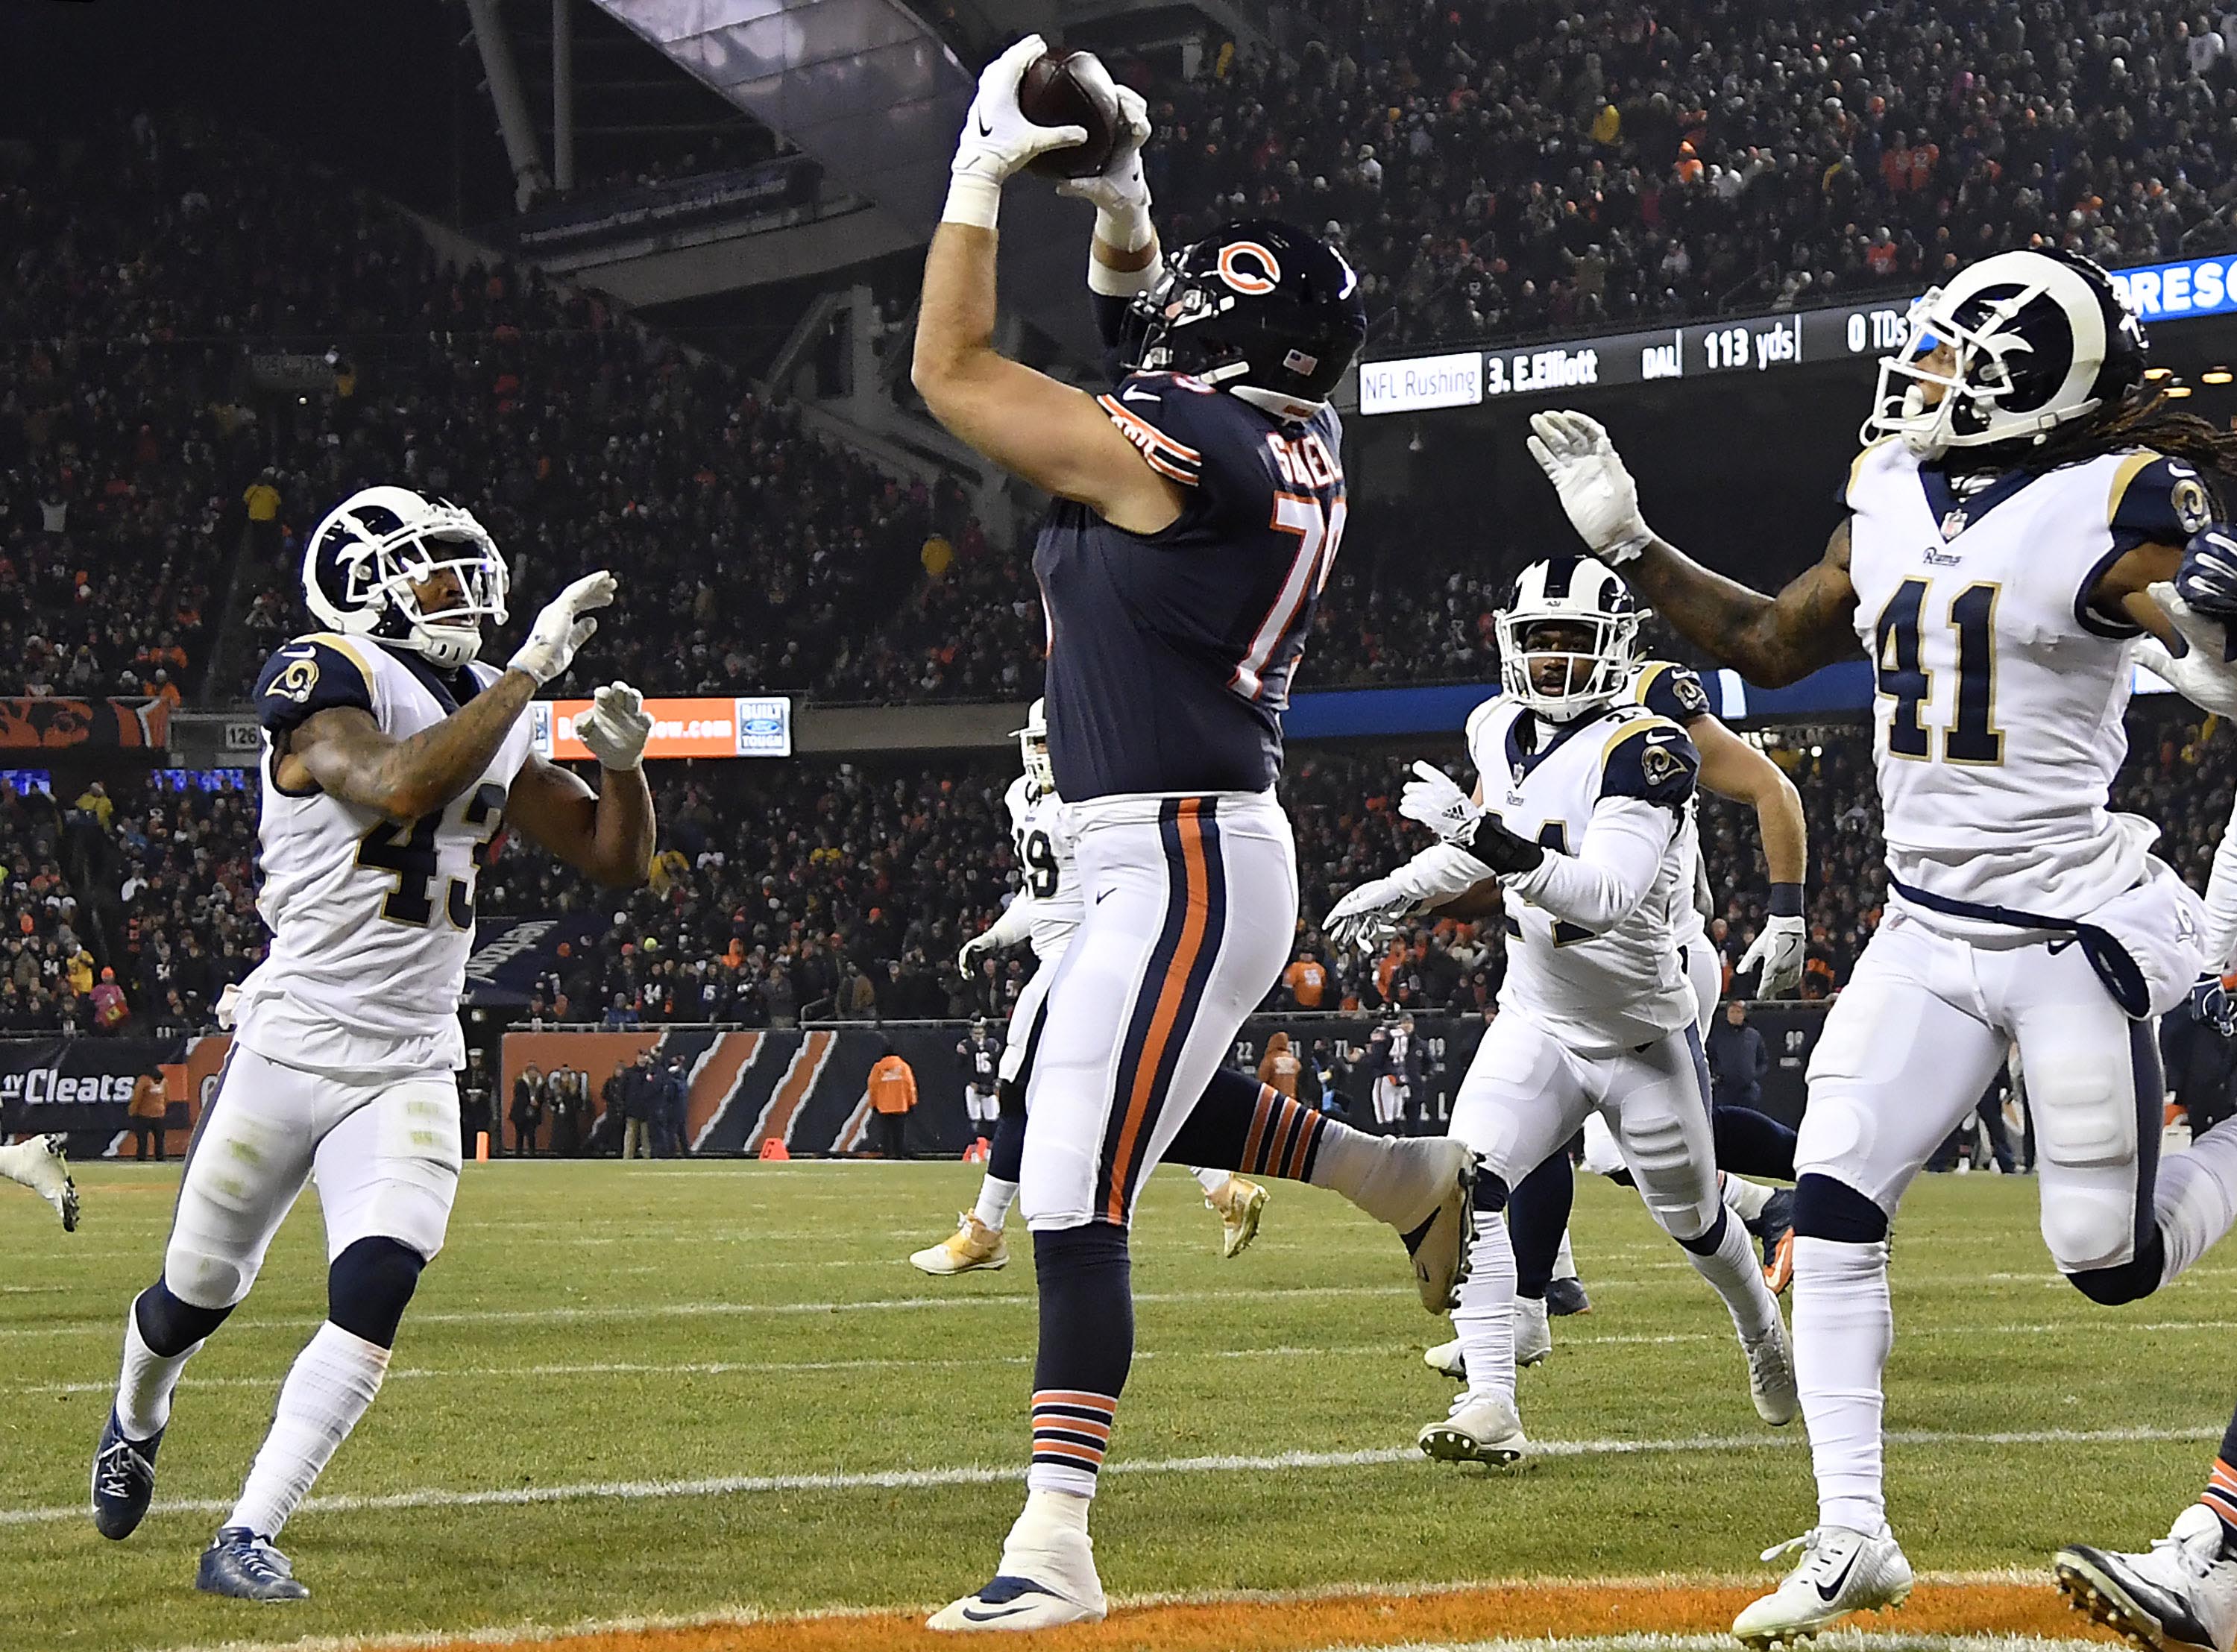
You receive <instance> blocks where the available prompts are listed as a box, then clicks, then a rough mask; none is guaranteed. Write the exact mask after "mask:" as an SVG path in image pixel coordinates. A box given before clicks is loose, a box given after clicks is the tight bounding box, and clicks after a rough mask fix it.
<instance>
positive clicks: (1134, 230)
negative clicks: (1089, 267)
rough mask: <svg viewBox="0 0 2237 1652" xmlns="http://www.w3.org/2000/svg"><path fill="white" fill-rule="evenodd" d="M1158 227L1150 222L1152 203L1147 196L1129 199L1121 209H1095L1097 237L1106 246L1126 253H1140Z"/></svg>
mask: <svg viewBox="0 0 2237 1652" xmlns="http://www.w3.org/2000/svg"><path fill="white" fill-rule="evenodd" d="M1157 233H1158V232H1157V227H1156V226H1154V225H1153V224H1151V222H1150V203H1149V201H1148V199H1147V198H1146V197H1145V198H1144V199H1143V200H1141V201H1128V202H1127V203H1126V205H1125V207H1123V208H1122V209H1120V210H1119V211H1117V212H1113V211H1112V209H1111V208H1110V207H1097V208H1096V209H1095V239H1096V240H1099V241H1101V242H1103V243H1104V244H1105V245H1106V246H1110V247H1117V248H1119V251H1121V252H1125V253H1138V252H1140V251H1141V250H1142V249H1143V248H1144V247H1147V246H1148V245H1149V244H1150V238H1151V236H1152V235H1154V234H1157Z"/></svg>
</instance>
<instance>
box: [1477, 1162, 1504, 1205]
mask: <svg viewBox="0 0 2237 1652" xmlns="http://www.w3.org/2000/svg"><path fill="white" fill-rule="evenodd" d="M1511 1192H1512V1189H1510V1188H1508V1185H1507V1183H1506V1182H1504V1181H1501V1180H1500V1179H1499V1178H1498V1177H1497V1176H1495V1175H1492V1173H1491V1172H1490V1171H1488V1170H1485V1169H1482V1168H1478V1170H1477V1171H1476V1173H1475V1208H1476V1214H1478V1215H1482V1216H1496V1215H1497V1214H1499V1213H1500V1212H1501V1211H1502V1210H1504V1209H1506V1208H1507V1201H1508V1195H1509V1194H1510V1193H1511Z"/></svg>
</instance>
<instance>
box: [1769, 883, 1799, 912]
mask: <svg viewBox="0 0 2237 1652" xmlns="http://www.w3.org/2000/svg"><path fill="white" fill-rule="evenodd" d="M1771 915H1772V917H1773V918H1799V917H1801V916H1802V885H1800V884H1773V885H1772V886H1771Z"/></svg>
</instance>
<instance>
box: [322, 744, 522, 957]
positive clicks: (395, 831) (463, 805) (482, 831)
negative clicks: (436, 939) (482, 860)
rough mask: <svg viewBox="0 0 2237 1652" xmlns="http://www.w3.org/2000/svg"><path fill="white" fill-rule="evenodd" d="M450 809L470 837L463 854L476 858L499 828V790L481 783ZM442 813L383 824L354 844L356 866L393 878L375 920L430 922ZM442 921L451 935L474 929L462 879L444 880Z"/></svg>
mask: <svg viewBox="0 0 2237 1652" xmlns="http://www.w3.org/2000/svg"><path fill="white" fill-rule="evenodd" d="M453 806H454V807H456V808H457V809H458V811H459V825H460V826H465V827H466V828H467V829H469V830H470V831H471V832H472V833H473V847H472V850H470V851H469V854H470V855H471V854H472V853H478V852H479V851H480V849H481V846H483V845H484V844H485V843H487V842H488V841H489V840H490V839H492V838H493V837H495V836H497V833H498V827H499V826H503V825H504V824H505V788H504V787H501V786H499V785H498V784H496V783H495V782H494V781H488V780H485V781H484V782H483V783H482V784H481V785H479V786H478V787H475V788H474V789H473V790H472V792H471V793H468V794H467V796H466V797H465V799H464V800H462V801H461V802H459V803H458V804H456V805H453ZM446 813H449V809H447V808H444V809H437V810H436V811H435V812H434V813H432V814H423V815H421V816H420V817H419V819H416V820H414V821H412V824H411V825H409V826H405V825H401V824H399V823H398V822H396V821H393V820H383V821H381V822H380V823H379V825H378V826H374V827H373V830H372V831H370V832H368V833H366V834H365V836H364V837H363V838H361V839H359V841H358V846H357V864H358V865H360V866H370V867H372V868H373V869H374V870H375V871H378V872H393V873H394V874H395V875H396V887H395V888H393V889H392V890H390V891H389V892H388V894H387V897H386V898H385V899H384V900H382V902H381V903H380V915H381V916H382V917H383V918H386V919H387V920H388V921H389V922H390V923H392V924H411V925H415V926H418V927H421V928H424V927H425V926H426V925H429V924H431V923H432V922H434V919H435V833H437V831H439V829H440V828H441V826H442V824H443V817H444V815H445V814H446ZM443 915H444V917H445V918H448V919H449V920H450V924H451V927H452V928H453V929H472V927H473V926H474V893H473V887H472V882H471V881H470V880H469V879H465V878H453V879H451V880H450V887H449V888H448V889H447V890H445V892H444V897H443Z"/></svg>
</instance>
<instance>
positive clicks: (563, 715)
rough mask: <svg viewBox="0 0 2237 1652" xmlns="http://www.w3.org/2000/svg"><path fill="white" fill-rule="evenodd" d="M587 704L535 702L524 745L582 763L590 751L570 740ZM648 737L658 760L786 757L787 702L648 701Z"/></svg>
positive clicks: (647, 747) (749, 698)
mask: <svg viewBox="0 0 2237 1652" xmlns="http://www.w3.org/2000/svg"><path fill="white" fill-rule="evenodd" d="M590 709H591V702H590V701H587V700H536V701H530V702H529V707H528V733H529V742H530V744H531V746H533V747H534V748H535V751H536V754H537V755H538V757H542V758H545V759H547V760H551V761H553V762H564V761H569V760H573V761H578V762H579V761H582V760H585V759H587V758H588V757H589V756H590V755H591V748H590V747H587V746H585V745H584V744H583V742H582V741H581V740H577V738H576V737H575V720H576V719H577V718H578V717H580V716H582V715H583V714H584V713H586V712H587V711H589V710H590ZM644 709H645V712H646V714H647V715H649V716H650V717H651V719H652V736H651V738H650V739H649V740H646V741H645V743H644V754H645V755H646V756H647V757H650V758H661V757H789V756H791V755H792V701H790V700H789V698H787V697H786V696H785V695H783V694H742V695H739V696H737V697H736V698H733V699H728V700H712V699H694V700H647V701H645V702H644Z"/></svg>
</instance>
